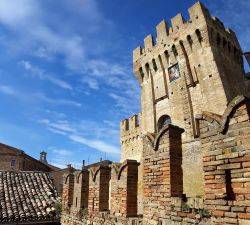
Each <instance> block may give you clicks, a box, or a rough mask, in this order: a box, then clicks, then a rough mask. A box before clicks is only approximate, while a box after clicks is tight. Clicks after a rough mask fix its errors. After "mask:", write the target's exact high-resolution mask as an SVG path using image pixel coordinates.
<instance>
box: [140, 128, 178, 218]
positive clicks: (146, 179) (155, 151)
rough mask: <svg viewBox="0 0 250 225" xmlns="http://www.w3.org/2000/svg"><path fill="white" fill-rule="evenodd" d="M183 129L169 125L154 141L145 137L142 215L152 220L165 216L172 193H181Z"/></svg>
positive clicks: (174, 194) (175, 194)
mask: <svg viewBox="0 0 250 225" xmlns="http://www.w3.org/2000/svg"><path fill="white" fill-rule="evenodd" d="M182 132H183V129H180V128H178V127H175V126H172V125H168V126H166V127H164V128H163V129H162V130H161V131H160V132H159V134H158V135H157V137H156V138H155V139H154V140H152V139H151V140H150V139H149V138H150V137H146V138H145V151H144V153H143V154H144V155H143V158H144V174H143V183H144V212H143V215H144V218H145V219H146V220H148V221H150V222H155V221H158V219H159V217H165V215H166V213H167V211H168V209H169V205H170V204H171V203H170V202H171V199H170V197H171V196H175V197H177V196H178V197H181V195H182V190H183V186H182V179H183V178H182V169H181V134H182ZM171 178H173V179H171Z"/></svg>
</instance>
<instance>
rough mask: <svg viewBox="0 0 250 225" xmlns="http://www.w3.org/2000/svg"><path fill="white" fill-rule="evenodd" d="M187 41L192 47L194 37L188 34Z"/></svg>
mask: <svg viewBox="0 0 250 225" xmlns="http://www.w3.org/2000/svg"><path fill="white" fill-rule="evenodd" d="M187 41H188V44H189V45H190V47H192V45H193V40H192V38H191V36H190V35H188V36H187Z"/></svg>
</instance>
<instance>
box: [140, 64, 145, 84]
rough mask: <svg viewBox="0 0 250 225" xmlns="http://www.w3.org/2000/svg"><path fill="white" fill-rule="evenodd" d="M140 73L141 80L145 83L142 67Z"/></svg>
mask: <svg viewBox="0 0 250 225" xmlns="http://www.w3.org/2000/svg"><path fill="white" fill-rule="evenodd" d="M139 72H140V75H141V79H142V82H143V80H144V73H143V70H142V68H141V67H140V69H139Z"/></svg>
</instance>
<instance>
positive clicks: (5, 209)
mask: <svg viewBox="0 0 250 225" xmlns="http://www.w3.org/2000/svg"><path fill="white" fill-rule="evenodd" d="M58 201H59V197H58V195H57V192H56V190H55V187H54V185H53V183H52V180H51V179H50V177H49V175H48V174H46V173H42V172H12V171H0V223H3V222H24V221H25V222H26V221H53V220H56V218H57V217H56V212H55V204H56V202H58Z"/></svg>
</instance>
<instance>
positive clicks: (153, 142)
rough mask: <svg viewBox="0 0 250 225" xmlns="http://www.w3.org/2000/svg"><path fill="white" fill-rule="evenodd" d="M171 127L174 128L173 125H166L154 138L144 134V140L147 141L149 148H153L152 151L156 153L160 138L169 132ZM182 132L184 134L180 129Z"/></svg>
mask: <svg viewBox="0 0 250 225" xmlns="http://www.w3.org/2000/svg"><path fill="white" fill-rule="evenodd" d="M170 126H172V127H176V126H174V125H171V124H169V125H166V126H164V127H163V128H162V129H161V130H160V131H159V132H158V134H157V135H156V137H154V136H153V135H152V134H150V133H148V134H146V138H147V140H148V142H149V143H150V145H151V147H152V148H153V150H154V151H157V150H158V147H159V142H160V138H161V137H162V136H163V135H164V134H165V133H166V132H167V131H168V130H169V127H170ZM181 130H182V132H184V129H181Z"/></svg>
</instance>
